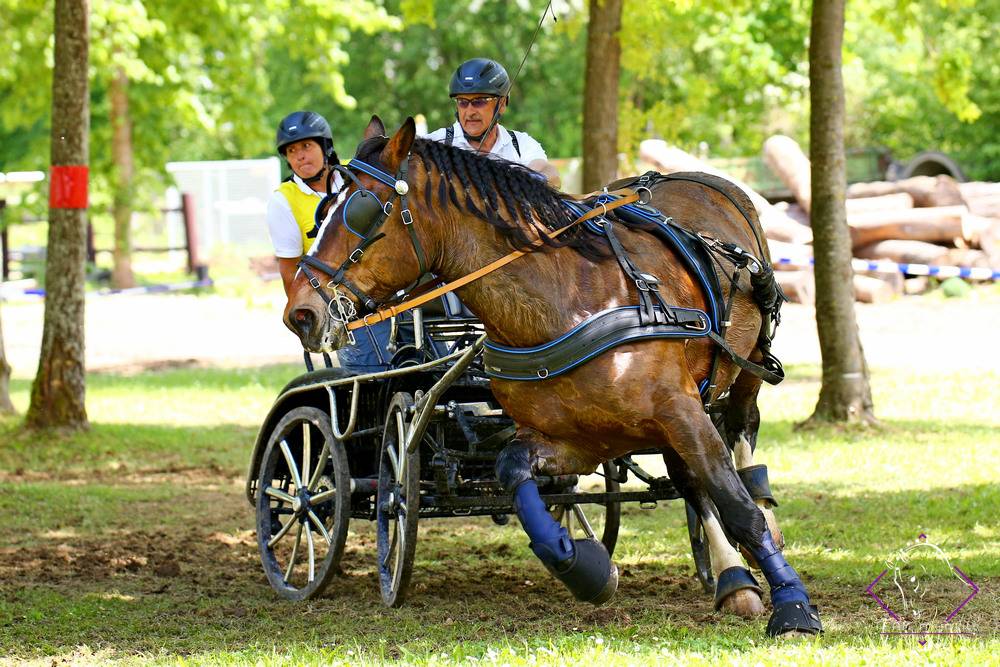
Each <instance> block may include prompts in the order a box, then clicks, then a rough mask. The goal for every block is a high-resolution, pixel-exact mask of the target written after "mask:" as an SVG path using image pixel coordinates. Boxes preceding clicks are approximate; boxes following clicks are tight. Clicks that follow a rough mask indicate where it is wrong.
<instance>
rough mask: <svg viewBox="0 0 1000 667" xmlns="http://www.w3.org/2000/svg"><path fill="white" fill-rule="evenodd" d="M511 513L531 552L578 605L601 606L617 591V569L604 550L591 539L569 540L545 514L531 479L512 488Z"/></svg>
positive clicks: (544, 508)
mask: <svg viewBox="0 0 1000 667" xmlns="http://www.w3.org/2000/svg"><path fill="white" fill-rule="evenodd" d="M514 510H515V511H516V512H517V517H518V518H519V519H520V520H521V526H522V527H523V528H524V532H526V533H527V534H528V537H529V538H531V544H530V545H529V546H530V547H531V550H532V551H533V552H534V553H535V555H536V556H538V559H539V560H541V561H542V563H543V564H544V565H545V567H546V569H548V570H549V572H551V573H552V574H553V575H555V577H556V578H557V579H559V581H561V582H563V584H565V585H566V588H568V589H569V591H570V592H571V593H572V594H573V597H575V598H576V599H577V600H580V601H581V602H590V603H591V604H595V605H599V604H604V603H605V602H607V601H608V600H610V599H611V597H612V596H613V595H614V594H615V591H616V590H617V589H618V568H617V567H615V564H614V563H612V562H611V557H610V556H609V555H608V550H607V549H605V548H604V545H603V544H601V543H600V542H598V541H597V540H594V539H582V540H573V539H571V538H570V536H569V533H567V532H566V529H565V528H564V527H562V526H561V525H559V522H557V521H556V520H555V519H553V518H552V515H551V514H549V512H548V509H547V508H546V507H545V503H543V502H542V498H541V496H540V495H539V493H538V485H537V484H536V483H535V480H533V479H527V480H523V481H521V482H519V483H518V484H517V486H516V487H515V488H514Z"/></svg>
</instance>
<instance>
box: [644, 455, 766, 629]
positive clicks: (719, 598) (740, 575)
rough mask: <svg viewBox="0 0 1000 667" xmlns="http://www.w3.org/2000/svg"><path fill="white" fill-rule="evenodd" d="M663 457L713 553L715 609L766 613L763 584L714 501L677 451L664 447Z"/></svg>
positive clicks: (743, 613)
mask: <svg viewBox="0 0 1000 667" xmlns="http://www.w3.org/2000/svg"><path fill="white" fill-rule="evenodd" d="M663 460H664V462H665V463H666V464H667V472H669V473H670V480H671V481H672V482H673V483H674V486H676V487H677V490H678V491H680V492H681V495H683V496H684V499H685V500H686V501H687V502H689V503H690V504H691V506H692V507H693V508H694V510H695V512H697V513H698V518H700V519H701V525H702V527H703V529H704V531H705V537H706V538H707V539H708V548H709V553H710V554H711V557H712V558H711V560H712V574H713V575H715V582H716V583H715V608H716V610H719V609H721V610H723V611H727V612H729V613H731V614H735V615H737V616H740V617H742V618H754V617H756V616H760V615H761V614H763V613H764V605H763V604H762V603H761V601H760V593H761V589H760V586H759V585H758V584H757V580H756V579H754V578H753V575H751V574H750V570H748V569H747V568H746V567H744V566H743V561H742V560H741V559H740V554H739V552H738V551H736V549H734V548H733V545H731V544H730V543H729V538H727V537H726V533H725V531H724V530H723V529H722V524H721V523H720V522H719V517H718V511H717V510H716V508H715V504H714V503H713V502H712V501H711V499H710V498H709V497H708V494H707V493H705V490H704V489H703V488H701V487H700V485H699V483H698V480H697V479H696V478H695V477H694V475H692V474H691V471H690V469H688V467H687V465H686V464H685V463H684V461H683V460H682V459H681V458H680V457H679V456H678V455H677V453H676V452H675V451H673V450H672V449H670V448H667V449H665V450H664V451H663Z"/></svg>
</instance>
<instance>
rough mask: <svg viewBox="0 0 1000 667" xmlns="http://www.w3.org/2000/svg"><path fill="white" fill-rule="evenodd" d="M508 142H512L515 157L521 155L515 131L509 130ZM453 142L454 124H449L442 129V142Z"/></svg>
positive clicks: (449, 144) (448, 143)
mask: <svg viewBox="0 0 1000 667" xmlns="http://www.w3.org/2000/svg"><path fill="white" fill-rule="evenodd" d="M509 134H510V143H512V144H514V152H515V153H517V157H521V146H520V145H518V143H517V132H514V131H513V130H510V132H509ZM454 142H455V126H454V125H449V126H448V128H447V129H446V130H445V131H444V143H445V144H447V145H448V146H451V145H452V144H453V143H454Z"/></svg>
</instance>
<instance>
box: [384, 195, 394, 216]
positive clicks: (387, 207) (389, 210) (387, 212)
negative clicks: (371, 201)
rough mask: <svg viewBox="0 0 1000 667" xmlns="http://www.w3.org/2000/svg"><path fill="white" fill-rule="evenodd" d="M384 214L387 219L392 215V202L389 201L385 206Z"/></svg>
mask: <svg viewBox="0 0 1000 667" xmlns="http://www.w3.org/2000/svg"><path fill="white" fill-rule="evenodd" d="M382 212H383V213H385V217H387V218H388V217H389V216H390V215H392V200H391V199H390V200H388V201H387V202H386V203H385V205H384V206H382Z"/></svg>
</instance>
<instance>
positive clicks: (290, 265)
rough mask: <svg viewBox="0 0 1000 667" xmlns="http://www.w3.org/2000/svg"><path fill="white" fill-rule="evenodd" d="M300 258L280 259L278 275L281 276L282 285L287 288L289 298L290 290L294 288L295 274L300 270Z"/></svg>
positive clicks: (286, 292)
mask: <svg viewBox="0 0 1000 667" xmlns="http://www.w3.org/2000/svg"><path fill="white" fill-rule="evenodd" d="M300 259H301V258H300V257H279V258H278V273H280V274H281V284H282V286H283V287H284V288H285V296H286V297H287V296H288V290H289V289H290V288H291V286H292V279H293V278H295V272H296V271H298V270H299V260H300Z"/></svg>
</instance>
